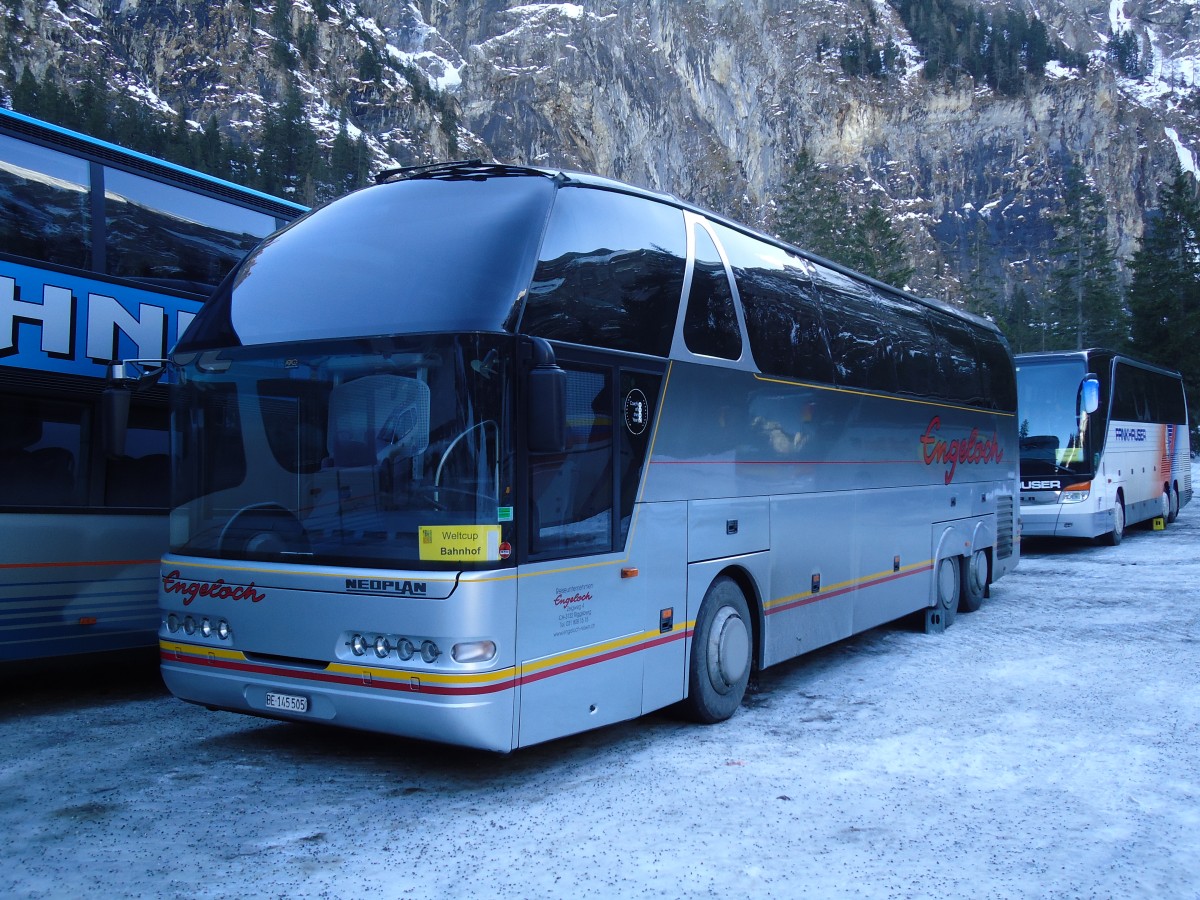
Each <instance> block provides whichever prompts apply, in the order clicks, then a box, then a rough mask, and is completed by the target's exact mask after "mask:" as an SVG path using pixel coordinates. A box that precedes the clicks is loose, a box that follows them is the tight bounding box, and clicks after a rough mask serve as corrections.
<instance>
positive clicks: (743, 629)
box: [684, 575, 753, 724]
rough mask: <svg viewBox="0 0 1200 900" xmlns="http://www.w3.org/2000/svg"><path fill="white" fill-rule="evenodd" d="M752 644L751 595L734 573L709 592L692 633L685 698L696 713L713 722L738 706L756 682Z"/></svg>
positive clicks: (690, 710)
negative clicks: (752, 675) (752, 674)
mask: <svg viewBox="0 0 1200 900" xmlns="http://www.w3.org/2000/svg"><path fill="white" fill-rule="evenodd" d="M752 647H753V638H752V631H751V628H750V608H749V606H748V605H747V604H746V598H745V596H744V595H743V594H742V590H741V588H739V587H738V586H737V583H736V582H735V581H734V580H733V579H732V578H729V577H728V576H725V575H722V576H721V577H720V578H718V579H717V580H716V581H714V582H713V583H712V584H711V585H710V586H709V588H708V592H707V593H705V595H704V600H703V601H702V602H701V604H700V614H699V615H698V616H696V627H695V629H694V630H693V632H692V658H691V664H690V666H689V667H688V696H687V700H685V701H684V708H685V710H686V711H687V713H688V715H689V717H690V718H692V719H694V720H696V721H697V722H703V723H704V724H712V723H713V722H722V721H724V720H725V719H728V718H729V717H730V716H732V715H733V714H734V713H735V712H736V711H737V708H738V707H739V706H741V705H742V698H743V697H744V696H745V694H746V685H747V684H748V683H749V681H750V658H751V648H752Z"/></svg>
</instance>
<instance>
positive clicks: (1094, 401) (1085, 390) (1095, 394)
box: [1079, 374, 1100, 415]
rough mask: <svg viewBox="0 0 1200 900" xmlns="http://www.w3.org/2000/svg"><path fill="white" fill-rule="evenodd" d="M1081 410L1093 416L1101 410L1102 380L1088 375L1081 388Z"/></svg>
mask: <svg viewBox="0 0 1200 900" xmlns="http://www.w3.org/2000/svg"><path fill="white" fill-rule="evenodd" d="M1079 408H1080V409H1081V410H1083V411H1084V412H1085V413H1087V414H1088V415H1091V414H1092V413H1094V412H1095V411H1096V410H1098V409H1099V408H1100V379H1099V378H1097V377H1096V376H1095V375H1091V374H1089V375H1087V376H1086V377H1085V378H1084V379H1083V383H1082V384H1081V385H1080V386H1079Z"/></svg>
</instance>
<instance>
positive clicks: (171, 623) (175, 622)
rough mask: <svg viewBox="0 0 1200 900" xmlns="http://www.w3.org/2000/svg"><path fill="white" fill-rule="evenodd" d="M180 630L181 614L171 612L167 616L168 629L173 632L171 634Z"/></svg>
mask: <svg viewBox="0 0 1200 900" xmlns="http://www.w3.org/2000/svg"><path fill="white" fill-rule="evenodd" d="M178 630H179V616H177V615H175V613H171V614H170V615H169V616H167V631H169V632H171V634H174V633H175V632H177V631H178Z"/></svg>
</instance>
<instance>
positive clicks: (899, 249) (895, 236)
mask: <svg viewBox="0 0 1200 900" xmlns="http://www.w3.org/2000/svg"><path fill="white" fill-rule="evenodd" d="M851 236H852V243H851V245H850V246H849V247H848V248H847V258H846V264H847V265H849V266H850V267H851V268H853V269H857V270H858V271H860V272H862V273H863V274H864V275H870V276H871V277H872V278H877V279H879V280H880V281H883V282H885V283H887V284H892V285H895V286H896V287H905V286H907V284H908V280H909V279H910V278H912V276H913V272H914V271H915V270H914V269H913V267H912V264H911V263H910V262H909V261H908V252H907V249H906V247H905V243H904V236H903V235H902V234H900V232H898V231H897V230H896V229H895V228H894V227H893V225H892V221H891V219H890V218H889V217H888V214H887V212H886V211H885V210H884V208H883V207H882V206H881V205H880V203H879V198H878V197H876V196H872V197H871V204H870V206H868V207H867V208H866V210H864V211H863V212H861V213H860V214H859V215H857V216H855V217H854V225H853V228H852V230H851Z"/></svg>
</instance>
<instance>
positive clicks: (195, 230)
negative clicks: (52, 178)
mask: <svg viewBox="0 0 1200 900" xmlns="http://www.w3.org/2000/svg"><path fill="white" fill-rule="evenodd" d="M104 214H105V220H106V227H107V235H106V257H105V258H106V264H107V269H108V274H109V275H120V276H125V277H128V278H136V279H138V280H141V281H150V282H153V283H155V284H160V285H165V286H171V287H176V288H178V289H180V290H190V291H195V292H200V293H208V292H209V291H210V290H211V289H212V288H214V287H216V286H217V285H218V284H219V283H220V281H221V279H222V278H224V277H225V275H226V274H227V273H228V272H229V271H230V270H231V269H232V268H233V267H234V266H235V265H237V263H238V262H239V261H240V260H241V258H242V257H243V256H245V255H246V254H247V253H249V252H250V251H251V250H253V249H254V247H255V246H256V245H257V244H258V242H259V241H261V240H262V239H263V238H264V237H266V236H267V235H268V234H270V233H271V232H272V231H274V230H275V218H274V216H268V215H265V214H263V213H257V212H253V211H251V210H248V209H243V208H242V207H239V206H234V205H232V204H229V203H224V202H222V201H220V200H216V199H214V198H212V197H203V196H200V195H197V194H193V193H191V192H190V191H185V190H183V189H181V188H177V187H171V186H170V185H166V184H161V183H159V182H157V181H152V180H151V179H149V178H142V177H141V176H139V175H132V174H130V173H128V172H122V171H120V170H117V169H105V170H104Z"/></svg>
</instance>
